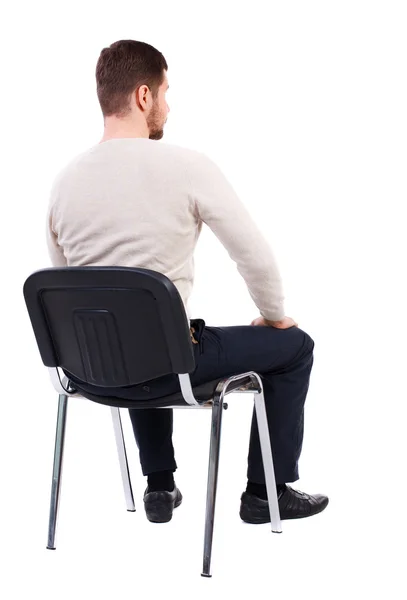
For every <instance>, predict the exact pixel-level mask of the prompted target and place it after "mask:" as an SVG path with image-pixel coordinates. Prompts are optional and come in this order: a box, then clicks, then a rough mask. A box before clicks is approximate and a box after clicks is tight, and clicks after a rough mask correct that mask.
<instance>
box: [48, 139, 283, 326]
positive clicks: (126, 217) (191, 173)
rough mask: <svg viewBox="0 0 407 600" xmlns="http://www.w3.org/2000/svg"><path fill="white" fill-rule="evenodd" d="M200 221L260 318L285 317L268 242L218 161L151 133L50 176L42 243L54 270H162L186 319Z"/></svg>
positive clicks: (96, 151) (103, 147)
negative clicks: (223, 252)
mask: <svg viewBox="0 0 407 600" xmlns="http://www.w3.org/2000/svg"><path fill="white" fill-rule="evenodd" d="M202 223H206V224H207V226H208V227H210V229H211V230H212V231H213V232H214V234H215V235H216V236H217V238H218V239H219V240H220V242H221V243H222V244H223V246H224V247H225V248H226V250H227V251H228V253H229V255H230V257H231V259H232V260H233V261H235V262H236V265H237V269H238V271H239V273H240V274H241V276H242V277H243V279H244V280H245V282H246V285H247V287H248V290H249V293H250V295H251V297H252V299H253V301H254V303H255V304H256V306H257V307H258V309H259V311H260V314H261V315H263V317H265V318H266V319H270V320H278V319H281V318H282V317H283V316H284V314H285V313H284V295H283V286H282V279H281V276H280V273H279V270H278V266H277V264H276V260H275V257H274V255H273V252H272V250H271V247H270V245H269V244H268V242H267V241H266V240H265V239H264V237H263V235H262V233H261V232H260V231H259V229H258V227H257V226H256V224H255V223H254V221H253V220H252V218H251V217H250V214H249V213H248V211H247V209H246V208H245V206H244V204H243V203H242V202H241V200H240V199H239V198H238V196H237V195H236V193H235V191H234V189H233V188H232V186H231V185H230V183H229V181H228V180H227V179H226V177H225V176H224V175H223V173H222V172H221V170H220V169H219V167H217V165H216V164H215V163H214V162H213V161H212V160H211V159H210V158H208V157H207V156H206V155H205V154H203V153H201V152H197V151H194V150H191V149H187V148H183V147H180V146H176V145H173V144H166V143H163V142H161V141H160V142H157V141H155V140H150V139H148V138H116V139H111V140H108V141H106V142H102V143H99V144H98V145H96V146H93V147H92V148H90V149H89V150H87V151H86V152H84V153H82V154H80V155H79V156H78V157H76V158H75V159H74V160H72V161H71V162H70V163H69V164H68V165H67V166H66V167H65V168H64V169H63V170H62V171H61V172H60V173H59V174H58V175H57V177H56V178H55V180H54V182H53V185H52V189H51V197H50V204H49V211H48V218H47V242H48V248H49V253H50V257H51V261H52V264H53V266H125V267H140V268H146V269H152V270H153V271H159V272H160V273H163V274H164V275H166V276H167V277H168V278H169V279H170V280H171V281H172V282H173V283H174V285H175V286H176V287H177V289H178V291H179V293H180V295H181V297H182V299H183V302H184V305H185V309H186V312H187V315H188V317H189V318H190V313H189V311H188V298H189V296H190V295H191V291H192V286H193V282H194V258H193V254H194V249H195V246H196V243H197V241H198V238H199V234H200V232H201V229H202Z"/></svg>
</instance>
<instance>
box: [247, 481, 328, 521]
mask: <svg viewBox="0 0 407 600" xmlns="http://www.w3.org/2000/svg"><path fill="white" fill-rule="evenodd" d="M328 502H329V498H328V497H327V496H322V494H316V495H315V496H310V495H309V494H304V493H303V492H299V491H298V490H293V489H292V488H291V487H290V486H289V485H286V487H285V490H283V492H282V493H281V494H280V495H279V497H278V506H279V509H280V518H281V520H282V521H283V520H286V519H303V518H304V517H311V516H312V515H316V514H317V513H320V512H322V511H323V510H324V509H325V508H326V507H327V506H328ZM240 518H241V519H242V520H243V521H245V522H246V523H270V511H269V506H268V501H267V500H262V499H261V498H258V496H254V495H253V494H248V493H247V492H243V494H242V497H241V504H240Z"/></svg>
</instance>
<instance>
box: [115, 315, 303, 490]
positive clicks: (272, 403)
mask: <svg viewBox="0 0 407 600" xmlns="http://www.w3.org/2000/svg"><path fill="white" fill-rule="evenodd" d="M191 326H194V327H195V328H196V330H197V331H196V334H195V336H196V338H197V339H198V341H199V344H196V345H194V351H195V361H196V369H195V371H194V372H193V373H191V374H190V377H191V383H192V386H196V385H200V384H202V383H205V382H206V381H210V380H214V379H217V378H219V379H221V378H223V377H227V376H229V375H236V374H239V373H244V372H246V371H256V372H257V373H258V374H259V375H260V376H261V379H262V382H263V387H264V397H265V403H266V412H267V418H268V426H269V430H270V438H271V446H272V453H273V461H274V468H275V474H276V482H277V483H287V482H293V481H296V480H297V479H299V474H298V460H299V457H300V454H301V449H302V441H303V435H304V403H305V398H306V396H307V392H308V387H309V380H310V374H311V369H312V365H313V348H314V341H313V340H312V339H311V337H310V336H309V335H308V334H307V333H305V332H304V331H303V330H302V329H299V328H298V327H292V328H290V329H284V330H282V329H276V328H273V327H262V326H251V325H249V326H234V327H207V326H206V325H205V321H204V320H203V319H193V320H192V321H191ZM179 390H180V387H179V382H178V377H177V376H176V375H171V376H166V377H160V378H158V379H155V380H152V381H149V382H145V383H144V384H141V385H137V386H133V388H127V389H126V397H128V398H134V399H140V400H141V399H143V400H144V399H147V398H153V397H159V396H162V395H166V394H171V393H173V392H176V391H179ZM129 413H130V418H131V422H132V425H133V430H134V435H135V438H136V443H137V446H138V448H139V452H140V462H141V467H142V471H143V474H144V475H148V474H149V473H153V472H156V471H164V470H173V471H175V470H176V468H177V465H176V462H175V458H174V448H173V444H172V431H173V410H172V409H161V408H160V409H129ZM247 477H248V479H249V480H250V481H253V482H255V483H264V481H265V480H264V471H263V461H262V457H261V450H260V441H259V433H258V429H257V420H256V415H255V413H254V411H253V417H252V426H251V434H250V444H249V455H248V471H247Z"/></svg>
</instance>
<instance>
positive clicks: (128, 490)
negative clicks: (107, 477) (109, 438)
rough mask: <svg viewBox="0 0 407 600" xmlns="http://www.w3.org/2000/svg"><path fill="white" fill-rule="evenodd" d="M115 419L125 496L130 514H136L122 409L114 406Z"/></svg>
mask: <svg viewBox="0 0 407 600" xmlns="http://www.w3.org/2000/svg"><path fill="white" fill-rule="evenodd" d="M110 409H111V412H112V419H113V429H114V435H115V438H116V445H117V453H118V455H119V463H120V471H121V474H122V481H123V488H124V496H125V498H126V506H127V510H128V511H129V512H135V510H136V507H135V505H134V498H133V490H132V487H131V481H130V473H129V465H128V462H127V453H126V446H125V443H124V437H123V427H122V420H121V417H120V409H119V408H117V407H114V406H111V407H110Z"/></svg>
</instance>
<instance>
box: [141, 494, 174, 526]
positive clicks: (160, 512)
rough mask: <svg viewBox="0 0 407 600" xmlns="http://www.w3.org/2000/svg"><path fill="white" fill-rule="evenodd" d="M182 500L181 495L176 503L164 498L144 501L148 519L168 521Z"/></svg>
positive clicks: (152, 521)
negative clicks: (165, 500)
mask: <svg viewBox="0 0 407 600" xmlns="http://www.w3.org/2000/svg"><path fill="white" fill-rule="evenodd" d="M181 502H182V496H181V495H180V497H178V498H177V499H176V500H175V503H174V505H173V504H172V502H164V501H163V500H151V501H148V500H147V502H145V503H144V505H145V509H146V516H147V519H148V520H149V521H150V522H151V523H168V522H169V521H171V519H172V513H173V510H174V508H178V506H179V505H180V504H181Z"/></svg>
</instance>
